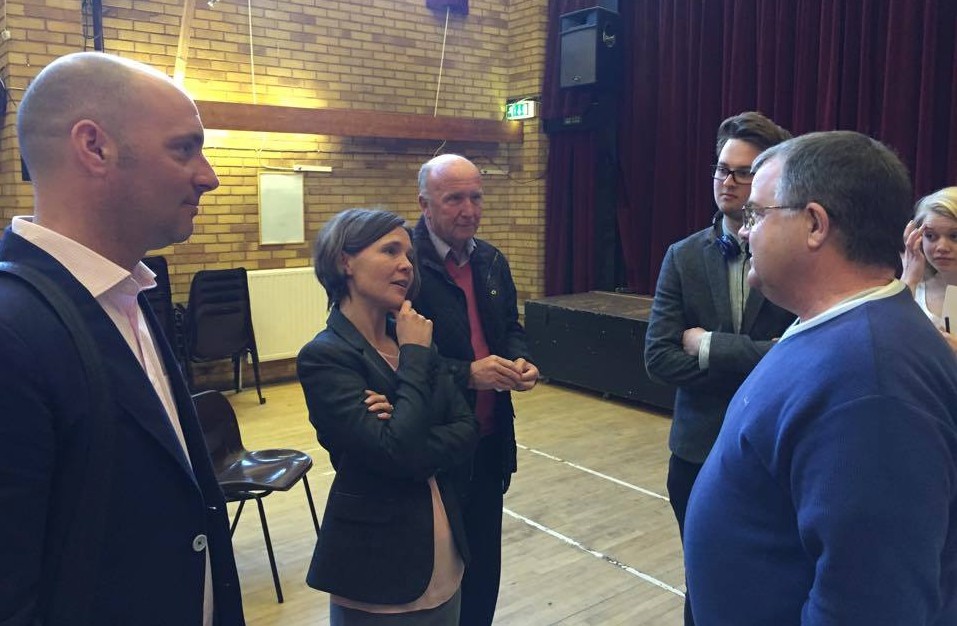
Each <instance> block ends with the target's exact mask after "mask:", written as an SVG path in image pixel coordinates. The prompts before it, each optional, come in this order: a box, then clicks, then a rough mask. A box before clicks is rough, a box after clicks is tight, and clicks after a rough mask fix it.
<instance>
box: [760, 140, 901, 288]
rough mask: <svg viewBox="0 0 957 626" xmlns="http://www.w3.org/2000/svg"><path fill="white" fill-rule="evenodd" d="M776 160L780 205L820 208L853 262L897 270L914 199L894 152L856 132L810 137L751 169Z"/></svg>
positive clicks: (774, 150)
mask: <svg viewBox="0 0 957 626" xmlns="http://www.w3.org/2000/svg"><path fill="white" fill-rule="evenodd" d="M773 159H779V160H780V161H781V162H782V168H781V178H780V180H779V181H778V185H777V189H776V193H775V202H778V203H780V204H784V205H795V206H803V205H806V204H808V203H810V202H816V203H818V204H820V205H821V206H823V207H824V209H825V210H826V211H827V214H828V215H829V216H830V218H831V221H832V224H834V225H835V226H836V228H837V232H838V234H839V240H840V241H841V242H842V246H843V250H844V256H845V257H846V258H847V260H848V261H851V262H854V263H858V264H861V265H871V266H881V267H890V268H893V269H895V270H896V269H897V268H898V266H899V264H900V252H901V251H902V250H903V243H902V239H901V233H903V232H904V227H905V226H906V225H907V222H908V220H909V219H910V214H911V209H910V203H911V198H912V197H913V196H912V191H911V183H910V175H909V174H908V172H907V167H906V166H905V165H904V164H903V163H902V162H901V160H900V159H899V158H898V157H897V155H896V154H894V152H893V151H892V150H891V149H890V148H888V147H887V146H885V145H884V144H882V143H881V142H879V141H877V140H875V139H872V138H870V137H868V136H867V135H862V134H861V133H857V132H852V131H828V132H817V133H808V134H807V135H801V136H800V137H795V138H794V139H790V140H788V141H785V142H784V143H780V144H778V145H776V146H773V147H771V148H769V149H767V150H765V151H764V152H762V153H761V154H760V155H758V158H757V159H755V161H754V165H753V166H752V171H754V172H757V171H758V170H760V169H761V167H763V166H764V165H765V164H766V163H768V162H769V161H771V160H773Z"/></svg>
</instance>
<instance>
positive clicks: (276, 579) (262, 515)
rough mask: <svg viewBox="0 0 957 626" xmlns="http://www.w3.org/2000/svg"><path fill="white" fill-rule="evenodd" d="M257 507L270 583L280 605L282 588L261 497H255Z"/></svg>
mask: <svg viewBox="0 0 957 626" xmlns="http://www.w3.org/2000/svg"><path fill="white" fill-rule="evenodd" d="M256 504H257V505H259V519H260V520H261V521H262V526H263V537H264V538H265V539H266V553H267V554H268V555H269V567H270V568H271V569H272V581H273V583H274V584H275V585H276V599H277V600H279V604H282V587H280V586H279V570H277V569H276V556H275V555H274V554H273V552H272V540H271V539H270V538H269V525H268V524H267V523H266V509H265V508H264V507H263V501H262V496H256Z"/></svg>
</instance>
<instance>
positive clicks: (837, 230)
mask: <svg viewBox="0 0 957 626" xmlns="http://www.w3.org/2000/svg"><path fill="white" fill-rule="evenodd" d="M754 170H755V172H756V174H755V178H754V182H753V184H752V188H751V196H750V200H749V203H748V205H747V206H746V207H745V217H744V226H743V227H742V229H741V234H742V236H743V237H745V238H746V239H747V240H748V242H749V243H750V246H751V252H752V254H753V258H752V266H751V270H750V272H749V275H748V282H749V284H750V285H751V287H752V288H760V289H761V291H762V292H763V293H764V294H765V295H766V296H767V298H768V299H770V300H771V301H773V302H775V303H776V304H778V305H780V306H782V307H783V308H785V309H787V310H789V311H792V312H793V313H795V314H796V315H797V316H798V321H797V322H796V323H795V324H794V325H793V326H792V327H791V328H789V329H788V331H787V332H785V333H784V335H783V336H782V338H781V340H780V342H779V343H778V344H777V345H776V346H775V347H774V348H772V349H771V351H770V352H769V353H768V354H767V355H766V356H765V357H764V359H763V360H762V361H761V362H760V363H759V364H758V366H757V367H756V368H755V369H754V371H753V372H752V373H751V375H750V376H749V377H748V379H747V380H746V381H745V382H744V384H743V385H742V386H741V387H740V389H739V390H738V392H737V394H736V395H735V397H734V398H733V400H732V401H731V404H730V406H729V408H728V413H727V416H726V418H725V422H724V426H723V428H722V431H721V434H720V435H719V437H718V440H717V442H716V444H715V446H714V448H713V450H712V452H711V455H710V456H709V457H708V460H707V461H706V463H705V465H704V468H703V469H702V471H701V474H700V476H699V477H698V481H697V483H696V485H695V488H694V490H693V491H692V494H691V501H690V503H689V508H688V516H687V520H686V526H685V537H684V539H685V563H686V568H687V576H688V582H689V586H690V587H691V588H693V589H694V591H695V593H694V596H693V598H692V600H693V609H694V615H695V619H696V621H697V623H698V624H699V625H701V626H708V625H709V624H722V625H723V624H734V625H735V626H747V625H751V624H755V625H757V624H762V625H764V624H775V625H776V626H786V625H789V624H805V625H811V624H835V625H836V624H848V625H850V624H854V625H856V624H867V625H868V626H880V625H885V624H886V625H891V624H894V625H900V624H908V625H915V626H916V625H928V626H930V625H933V626H944V625H953V624H957V360H955V358H954V355H953V353H952V352H951V351H950V350H949V349H948V348H947V346H946V344H945V343H944V341H943V340H942V339H941V336H940V333H939V332H938V331H937V330H936V329H935V328H934V326H933V325H932V324H931V323H929V321H928V320H927V318H926V316H924V315H923V314H922V313H921V311H920V309H919V308H918V307H917V306H916V304H915V303H914V301H913V298H912V297H911V296H910V293H909V292H908V290H907V288H906V287H905V286H904V285H903V284H902V283H901V282H900V281H898V280H896V279H895V278H894V275H895V269H896V266H897V263H898V258H899V257H898V252H899V249H900V247H901V239H900V233H901V232H903V228H904V225H905V224H906V222H907V220H908V217H909V214H910V203H911V188H910V183H909V179H908V174H907V171H906V169H905V167H904V166H903V165H902V164H901V162H900V161H899V160H898V159H897V157H896V156H895V155H894V154H893V153H892V152H891V151H890V150H888V149H887V148H886V147H885V146H883V145H882V144H880V143H878V142H877V141H874V140H872V139H870V138H868V137H866V136H864V135H861V134H858V133H852V132H827V133H812V134H809V135H804V136H802V137H798V138H796V139H792V140H790V141H787V142H784V143H782V144H779V145H778V146H775V147H773V148H770V149H769V150H767V151H765V152H764V153H762V154H761V155H760V156H759V157H758V159H757V160H756V161H755V163H754Z"/></svg>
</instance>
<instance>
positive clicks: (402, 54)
mask: <svg viewBox="0 0 957 626" xmlns="http://www.w3.org/2000/svg"><path fill="white" fill-rule="evenodd" d="M196 4H197V8H196V11H195V14H194V17H193V20H192V37H191V45H190V50H189V56H188V62H187V71H186V77H185V83H184V86H185V87H186V89H187V90H188V91H189V92H190V93H191V94H192V95H193V96H194V97H195V98H197V99H203V100H223V101H233V102H245V103H253V102H256V103H259V104H283V105H291V106H313V107H334V108H356V109H365V110H378V111H388V112H401V113H416V114H424V115H431V114H432V113H433V110H434V109H435V107H436V89H437V84H438V82H439V80H438V72H439V63H440V58H441V55H442V49H443V33H444V31H445V17H446V16H445V13H444V12H434V11H432V10H430V9H427V8H426V6H425V0H363V2H361V3H357V2H353V1H350V0H341V1H337V0H281V1H279V0H252V14H251V16H250V15H248V14H247V3H246V1H244V0H219V2H218V3H216V4H215V6H214V7H212V8H209V7H207V5H206V2H205V1H204V0H198V1H197V3H196ZM546 4H547V0H510V1H509V2H503V1H502V0H472V1H471V2H470V14H469V15H468V16H457V15H454V14H453V15H451V16H450V19H449V23H448V33H447V36H446V37H445V58H444V65H443V71H442V77H441V89H440V91H439V93H438V106H437V112H438V114H439V115H454V116H459V117H472V118H482V119H500V118H501V117H502V116H503V113H504V102H505V99H506V98H507V97H525V96H537V95H538V93H539V90H540V85H541V74H542V65H543V60H544V37H545V19H546ZM80 5H81V3H80V2H79V1H78V0H12V1H11V0H8V1H7V2H6V3H5V13H4V22H3V26H4V28H6V29H7V30H9V32H10V35H11V38H10V40H9V41H7V42H4V43H0V61H2V63H3V68H4V69H3V70H2V76H3V79H4V81H5V82H6V84H7V86H8V87H9V88H10V90H11V92H10V93H11V96H12V100H13V102H12V103H11V104H10V106H9V107H8V112H7V115H6V117H5V119H4V124H3V131H2V135H0V224H2V225H4V226H5V225H6V224H7V223H8V222H9V220H10V218H11V217H12V216H13V215H17V214H24V213H29V212H30V207H31V203H32V196H31V189H30V186H29V184H28V183H23V182H20V168H19V155H18V152H17V150H16V137H15V129H14V120H15V103H16V102H18V101H19V100H20V98H21V97H22V95H23V89H25V88H26V86H27V85H28V84H29V81H30V80H31V79H32V77H33V76H34V75H35V74H36V73H37V72H38V71H39V70H40V69H41V68H42V67H43V66H44V65H46V64H47V63H48V62H49V61H50V60H52V59H53V58H55V57H57V56H59V55H61V54H64V53H67V52H72V51H76V50H82V49H84V46H86V47H87V48H88V49H93V42H92V41H91V40H89V39H87V38H85V36H84V32H85V28H84V19H83V17H82V15H81V11H80ZM103 6H104V31H105V45H106V49H107V51H108V52H112V53H116V54H119V55H121V56H126V57H129V58H135V59H138V60H141V61H145V62H148V63H151V64H153V65H155V66H157V67H158V68H160V69H162V70H164V71H166V72H168V73H169V74H170V75H172V73H173V65H174V62H175V55H176V47H177V41H178V37H179V31H180V23H181V17H182V11H183V1H182V0H104V2H103ZM250 27H251V31H252V42H253V45H252V51H253V57H252V59H250ZM89 30H91V29H89ZM207 145H208V148H207V155H208V156H209V158H210V161H211V162H212V164H213V166H214V167H215V168H216V171H217V173H218V175H219V177H220V181H221V186H220V188H219V189H218V190H216V191H215V192H212V193H210V194H207V195H206V196H205V197H204V204H203V206H202V207H201V214H200V216H199V217H198V218H197V220H196V230H195V233H194V235H193V237H192V238H191V239H190V240H189V241H188V242H187V243H184V244H179V245H176V246H172V247H171V248H167V249H164V250H162V251H160V253H161V254H164V255H165V256H166V257H167V259H168V261H169V263H170V270H171V277H172V282H173V292H174V300H177V301H182V300H185V299H186V295H187V293H188V289H189V281H190V278H191V277H192V275H193V273H195V272H196V271H197V270H200V269H216V268H224V267H235V266H239V265H242V266H245V267H246V268H247V269H250V270H255V269H266V268H275V267H291V266H302V265H308V264H309V263H310V250H311V241H312V240H313V239H314V237H315V235H316V232H317V231H318V229H319V228H320V227H321V226H322V224H324V223H325V222H326V221H327V220H328V219H329V218H330V217H331V216H332V215H333V214H335V213H336V212H338V211H340V210H342V209H344V208H348V207H354V206H379V207H384V208H387V209H390V210H393V211H396V212H398V213H400V214H402V215H404V216H406V217H408V218H409V219H410V220H413V219H416V218H417V216H418V208H417V205H416V189H415V175H416V172H417V170H418V167H419V165H420V164H421V163H422V162H423V161H425V160H426V159H428V158H429V157H430V156H431V155H432V154H433V153H435V152H436V151H438V150H442V151H456V152H461V153H463V154H465V155H466V156H469V157H470V158H473V160H475V161H476V163H477V164H478V165H479V166H480V167H488V168H493V169H500V170H506V171H507V172H508V174H507V175H490V176H488V177H486V193H487V201H486V207H487V208H486V212H485V215H484V217H483V225H482V229H481V235H482V236H483V237H484V238H486V239H488V240H489V241H491V242H492V243H494V244H495V245H497V246H499V247H500V248H502V250H503V251H504V252H505V254H506V255H507V256H508V257H509V259H510V261H511V265H512V269H513V272H514V274H515V278H516V283H517V287H518V290H519V296H520V299H521V300H522V301H524V300H525V299H527V298H532V297H538V296H541V295H542V293H543V285H544V278H543V274H542V265H543V258H544V254H543V249H542V246H543V239H544V181H543V176H544V169H545V161H546V158H545V157H546V150H547V140H546V138H545V137H544V135H541V134H540V133H539V128H538V123H537V121H532V122H530V123H526V125H525V141H524V143H522V144H514V145H506V144H501V145H495V144H474V143H473V144H461V143H459V144H447V145H444V146H442V145H440V142H437V141H435V142H433V141H410V140H397V139H396V140H389V139H375V140H373V139H360V138H348V137H333V136H315V135H289V134H272V133H270V134H267V133H251V132H234V131H233V132H224V131H216V130H210V131H209V132H208V138H207ZM295 163H304V164H312V165H328V166H331V167H332V169H333V171H332V172H331V173H309V174H306V182H305V194H306V199H305V205H306V240H307V241H306V242H305V243H302V244H296V245H279V246H263V245H260V244H259V226H258V175H259V172H261V171H269V168H288V167H290V166H292V165H293V164H295Z"/></svg>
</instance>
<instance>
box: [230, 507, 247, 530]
mask: <svg viewBox="0 0 957 626" xmlns="http://www.w3.org/2000/svg"><path fill="white" fill-rule="evenodd" d="M244 506H246V501H245V500H240V501H239V508H238V509H236V517H234V518H233V523H232V525H231V526H230V527H229V537H230V539H231V538H232V536H233V535H234V534H235V533H236V526H237V525H239V516H240V515H242V514H243V507H244Z"/></svg>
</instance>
